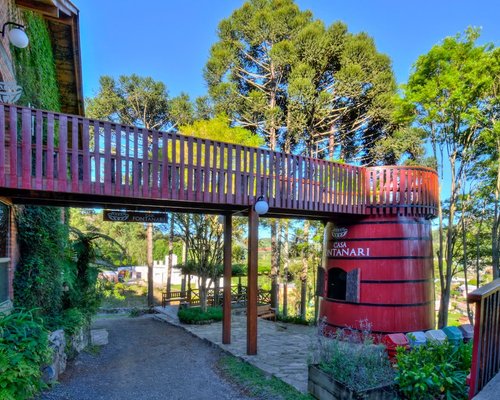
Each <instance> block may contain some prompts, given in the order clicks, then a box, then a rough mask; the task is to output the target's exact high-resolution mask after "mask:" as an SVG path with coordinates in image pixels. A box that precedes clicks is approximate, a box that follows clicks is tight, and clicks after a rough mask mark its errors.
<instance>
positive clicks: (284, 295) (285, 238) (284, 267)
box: [283, 219, 290, 317]
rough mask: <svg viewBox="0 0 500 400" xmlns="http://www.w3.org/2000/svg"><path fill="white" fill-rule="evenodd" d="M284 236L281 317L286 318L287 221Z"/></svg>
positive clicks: (288, 260) (288, 264)
mask: <svg viewBox="0 0 500 400" xmlns="http://www.w3.org/2000/svg"><path fill="white" fill-rule="evenodd" d="M283 228H284V230H285V236H284V239H283V316H285V317H286V316H288V267H289V266H290V256H289V254H288V252H289V246H288V220H287V219H285V220H284V223H283Z"/></svg>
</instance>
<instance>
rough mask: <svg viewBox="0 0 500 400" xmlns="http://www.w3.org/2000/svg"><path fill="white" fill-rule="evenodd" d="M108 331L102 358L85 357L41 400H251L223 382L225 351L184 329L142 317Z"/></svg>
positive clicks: (113, 323) (111, 323)
mask: <svg viewBox="0 0 500 400" xmlns="http://www.w3.org/2000/svg"><path fill="white" fill-rule="evenodd" d="M94 328H104V329H107V330H108V332H109V344H108V345H106V346H104V347H103V348H102V350H101V352H100V354H98V355H91V354H89V353H86V352H83V353H81V354H80V355H79V356H78V357H77V358H76V360H74V361H73V362H71V363H70V364H69V366H68V369H67V370H66V372H65V373H64V374H63V376H62V377H61V379H60V384H59V385H57V386H56V387H55V388H53V389H52V391H50V392H47V393H44V394H43V395H42V396H41V397H40V399H41V400H56V399H58V400H62V399H64V400H99V399H106V400H114V399H116V400H127V399H131V400H132V399H134V400H138V399H148V400H149V399H151V400H154V399H162V400H164V399H179V400H186V399H199V400H202V399H207V400H208V399H210V400H213V399H249V398H248V397H246V396H245V395H243V394H242V393H240V392H239V391H238V388H236V387H235V386H234V385H232V384H231V383H229V382H227V381H225V380H224V379H222V378H221V377H220V376H219V375H217V372H216V370H215V368H214V367H215V363H216V362H217V360H218V359H219V358H220V357H221V356H222V353H221V352H220V351H219V350H217V349H214V348H212V347H210V346H209V345H208V344H206V343H205V342H203V341H201V340H200V339H197V338H195V337H193V336H191V335H190V334H188V333H186V332H184V331H183V330H181V329H179V328H176V327H173V326H170V325H169V324H164V323H160V322H157V321H154V320H153V319H152V316H151V315H145V316H142V317H139V318H128V317H124V318H112V319H101V320H97V321H96V322H95V323H94Z"/></svg>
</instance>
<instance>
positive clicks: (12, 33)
mask: <svg viewBox="0 0 500 400" xmlns="http://www.w3.org/2000/svg"><path fill="white" fill-rule="evenodd" d="M7 25H12V26H14V28H12V29H9V30H8V32H6V31H5V30H6V28H7ZM1 33H2V37H4V36H5V34H6V33H7V36H8V38H9V41H10V42H11V43H12V44H13V45H14V46H16V47H19V48H20V49H24V48H25V47H26V46H27V45H28V43H29V42H30V40H29V38H28V35H26V32H24V25H21V24H17V23H15V22H11V21H8V22H6V23H5V24H3V26H2V32H1Z"/></svg>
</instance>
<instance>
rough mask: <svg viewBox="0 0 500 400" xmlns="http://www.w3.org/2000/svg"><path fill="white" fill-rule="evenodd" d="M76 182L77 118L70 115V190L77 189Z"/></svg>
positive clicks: (77, 179)
mask: <svg viewBox="0 0 500 400" xmlns="http://www.w3.org/2000/svg"><path fill="white" fill-rule="evenodd" d="M78 182H79V168H78V118H77V117H71V190H72V191H73V193H76V192H78V191H79V187H78Z"/></svg>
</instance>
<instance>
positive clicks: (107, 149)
mask: <svg viewBox="0 0 500 400" xmlns="http://www.w3.org/2000/svg"><path fill="white" fill-rule="evenodd" d="M112 175H113V168H112V160H111V124H110V123H109V122H104V194H107V195H109V194H112V188H111V182H112V178H111V177H112Z"/></svg>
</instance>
